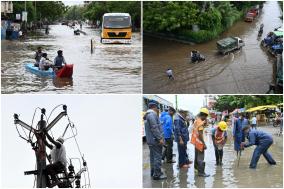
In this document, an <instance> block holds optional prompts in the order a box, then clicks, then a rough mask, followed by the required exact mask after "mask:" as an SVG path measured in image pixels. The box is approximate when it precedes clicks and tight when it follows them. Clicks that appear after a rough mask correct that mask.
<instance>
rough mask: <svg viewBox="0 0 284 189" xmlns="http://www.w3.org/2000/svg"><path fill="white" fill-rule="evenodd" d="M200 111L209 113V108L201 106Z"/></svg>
mask: <svg viewBox="0 0 284 189" xmlns="http://www.w3.org/2000/svg"><path fill="white" fill-rule="evenodd" d="M199 112H200V113H204V114H207V115H209V111H208V109H207V108H201V109H200V111H199Z"/></svg>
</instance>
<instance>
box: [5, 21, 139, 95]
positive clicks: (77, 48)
mask: <svg viewBox="0 0 284 189" xmlns="http://www.w3.org/2000/svg"><path fill="white" fill-rule="evenodd" d="M82 30H83V31H84V32H86V34H87V35H83V34H81V35H79V36H76V35H74V34H73V29H71V28H69V27H68V26H65V25H51V26H50V31H49V35H44V34H40V35H37V36H33V37H30V38H29V39H26V40H21V41H7V40H2V41H1V47H2V51H1V72H2V80H1V84H2V88H1V91H2V93H29V92H32V93H76V94H78V93H85V94H86V93H140V92H141V85H142V84H141V52H142V50H141V35H140V33H134V34H133V36H132V44H131V45H115V44H114V45H112V44H101V43H100V31H99V30H94V29H91V28H88V27H84V26H83V29H82ZM91 38H94V39H95V49H94V53H93V54H91V52H90V51H91V50H90V43H91V42H90V41H91ZM38 46H42V47H43V51H44V52H47V54H48V57H49V58H50V59H51V60H53V59H54V58H55V56H56V53H57V50H59V49H61V50H63V55H64V57H65V60H66V62H67V63H68V64H74V70H73V78H72V79H61V78H55V79H50V78H41V77H38V76H36V75H34V74H32V73H30V72H28V71H26V70H25V67H24V65H25V63H26V62H32V63H34V54H35V51H36V49H37V47H38Z"/></svg>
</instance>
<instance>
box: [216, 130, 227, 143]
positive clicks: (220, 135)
mask: <svg viewBox="0 0 284 189" xmlns="http://www.w3.org/2000/svg"><path fill="white" fill-rule="evenodd" d="M224 135H225V132H222V131H219V129H218V128H216V131H215V144H217V145H219V144H221V145H222V144H223V142H224V140H225V137H224Z"/></svg>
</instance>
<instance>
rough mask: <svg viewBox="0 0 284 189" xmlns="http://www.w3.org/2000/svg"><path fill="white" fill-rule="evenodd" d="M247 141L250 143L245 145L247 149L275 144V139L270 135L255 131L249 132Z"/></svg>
mask: <svg viewBox="0 0 284 189" xmlns="http://www.w3.org/2000/svg"><path fill="white" fill-rule="evenodd" d="M247 139H248V143H246V144H245V145H244V146H245V147H249V146H252V145H262V144H267V143H273V138H272V136H271V135H270V134H268V133H265V132H263V131H260V130H255V129H252V130H250V131H249V133H248V136H247Z"/></svg>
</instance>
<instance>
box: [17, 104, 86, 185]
mask: <svg viewBox="0 0 284 189" xmlns="http://www.w3.org/2000/svg"><path fill="white" fill-rule="evenodd" d="M63 105H64V104H59V105H57V106H56V107H54V108H53V109H52V111H51V112H50V114H49V116H48V117H47V116H46V115H45V114H44V115H45V118H46V122H47V124H48V121H49V119H50V117H51V115H52V113H53V112H54V111H55V110H56V109H57V108H58V107H60V106H63ZM38 109H39V110H42V109H41V108H39V107H37V108H36V109H35V111H34V114H33V118H32V123H31V127H32V128H33V124H34V119H35V115H36V112H37V110H38ZM67 119H68V122H69V123H68V125H67V128H68V127H69V126H70V128H71V132H72V136H71V137H68V138H66V139H65V140H68V139H71V138H74V140H75V143H76V146H77V149H78V152H79V154H80V156H81V158H82V160H83V163H84V164H85V163H86V161H85V159H84V155H82V152H81V149H80V146H79V144H78V141H77V139H76V136H77V135H78V131H77V128H76V126H75V124H74V123H73V122H71V121H70V118H69V116H68V115H67ZM15 127H16V130H17V132H18V134H19V137H20V138H22V139H24V140H25V141H27V142H29V143H31V144H33V142H32V141H33V137H34V135H35V133H33V135H32V137H31V132H32V130H31V129H30V131H29V136H28V135H27V134H26V132H25V130H24V128H23V126H21V127H22V130H23V132H24V134H25V136H26V138H25V137H24V136H23V135H21V133H20V132H19V129H18V127H17V124H15ZM67 128H66V129H67ZM36 129H38V125H37V126H36ZM74 130H75V132H74ZM51 135H52V137H53V138H54V136H53V133H52V131H51ZM80 166H81V163H80ZM84 167H85V168H86V171H85V172H84V174H83V175H84V180H85V185H84V186H87V185H88V186H89V187H91V184H90V174H89V169H88V166H87V164H86V165H85V166H84ZM35 169H37V166H36V165H35ZM86 172H87V174H88V184H87V181H86ZM41 178H42V172H41V174H40V179H41ZM36 180H37V177H36V175H35V178H34V186H33V187H35V183H36Z"/></svg>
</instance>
